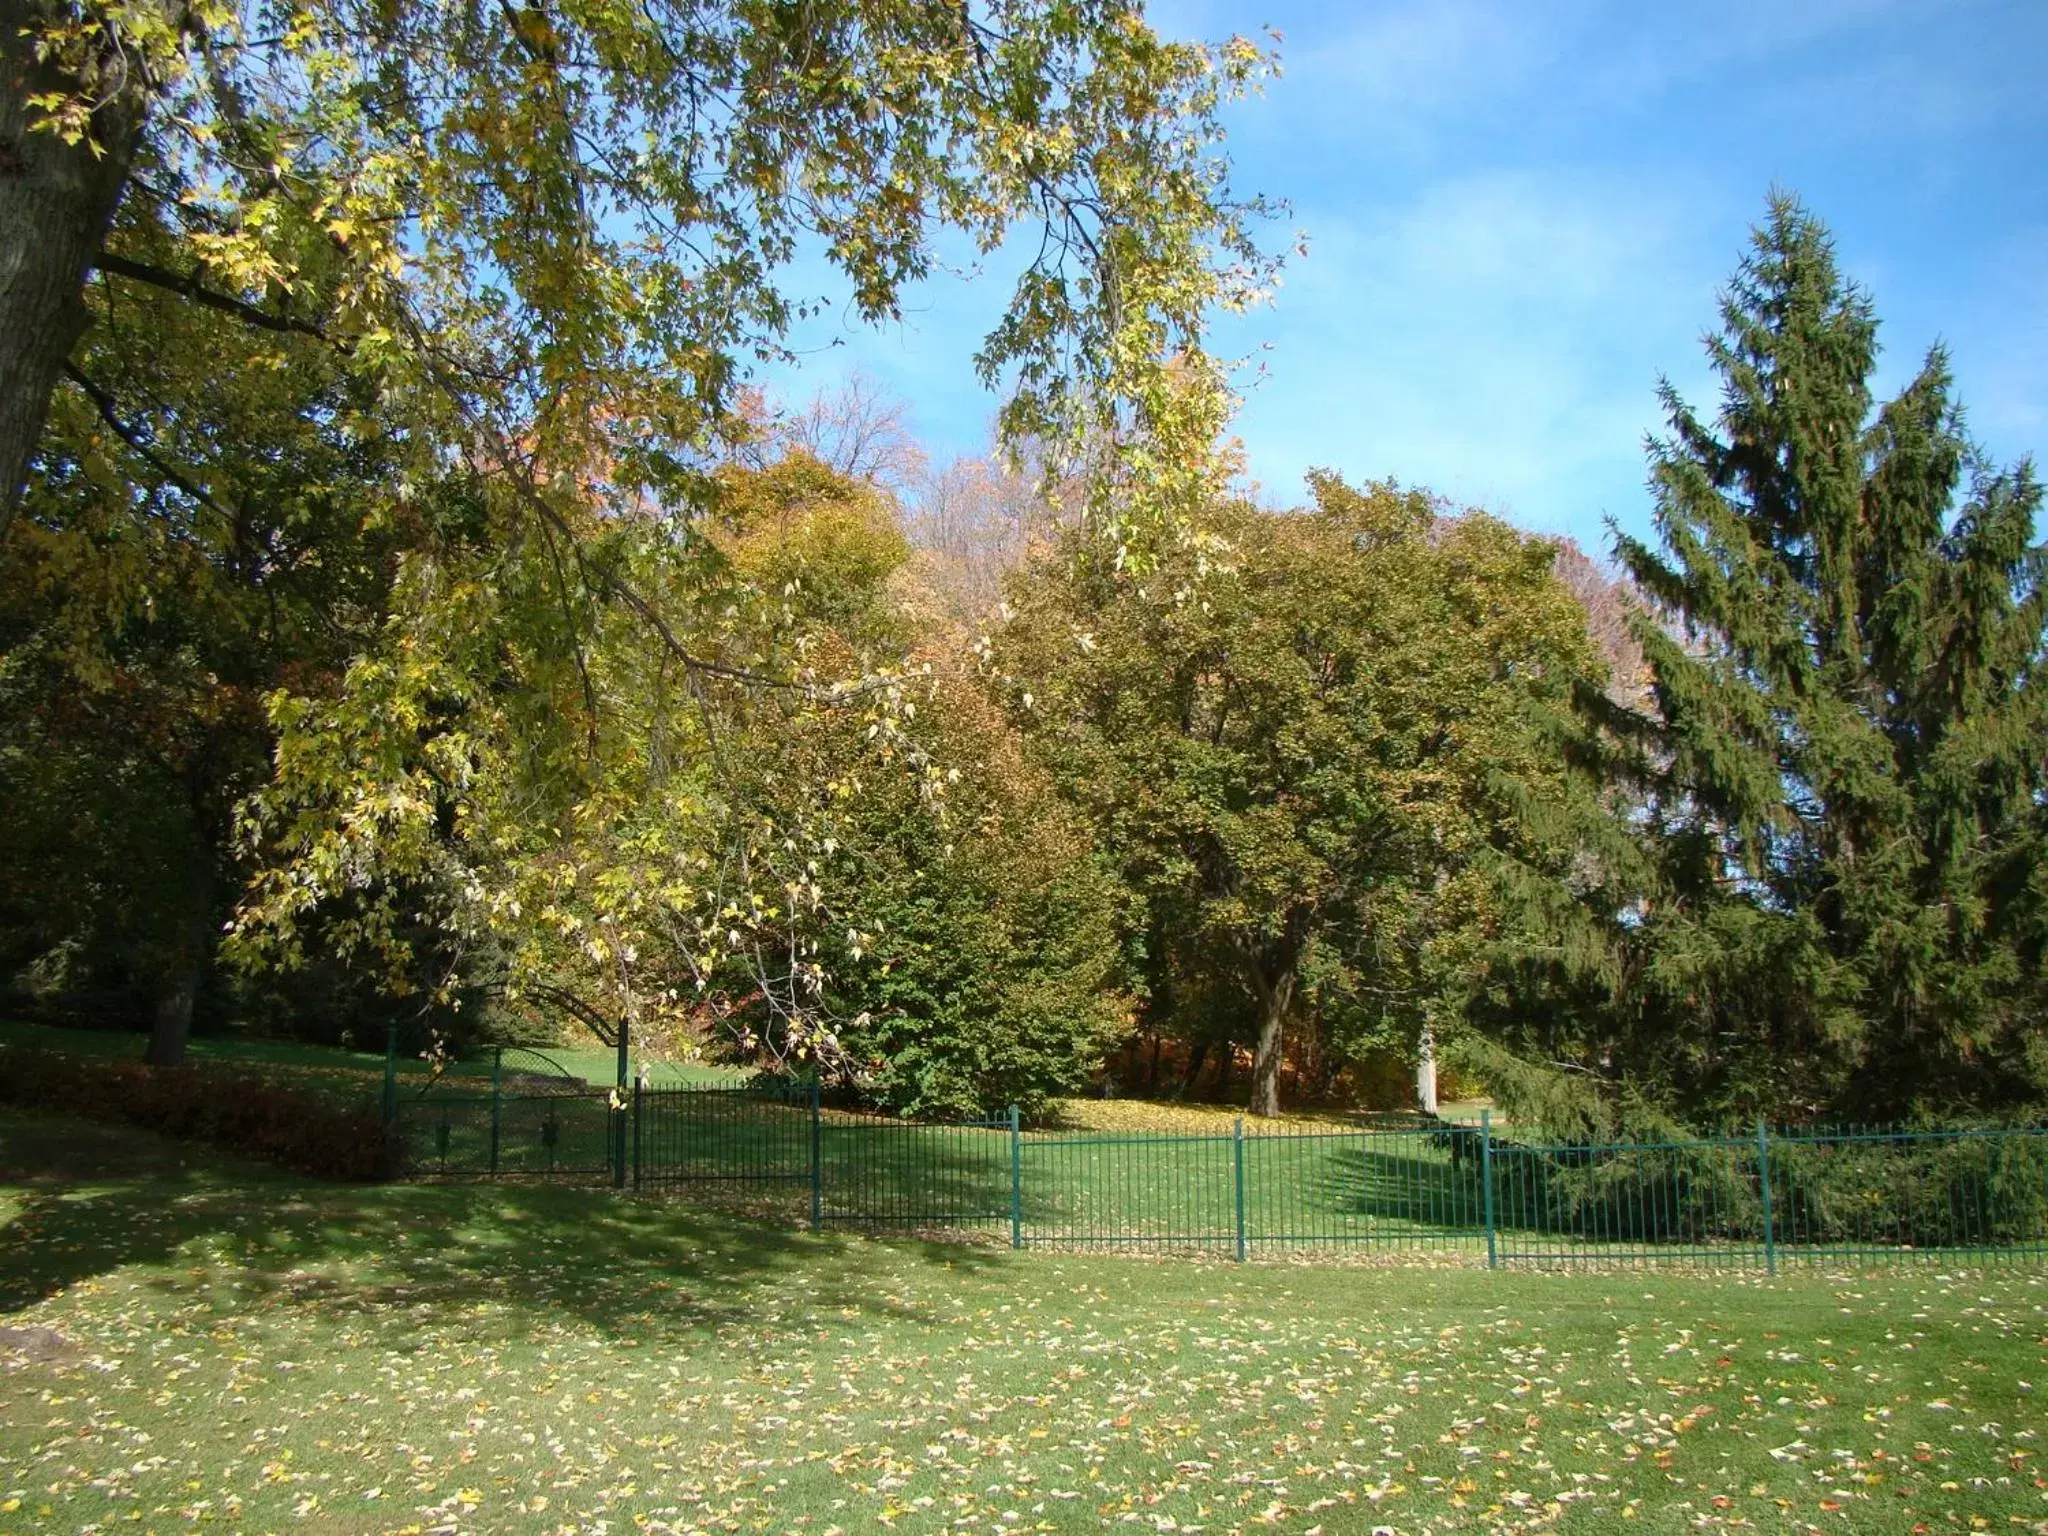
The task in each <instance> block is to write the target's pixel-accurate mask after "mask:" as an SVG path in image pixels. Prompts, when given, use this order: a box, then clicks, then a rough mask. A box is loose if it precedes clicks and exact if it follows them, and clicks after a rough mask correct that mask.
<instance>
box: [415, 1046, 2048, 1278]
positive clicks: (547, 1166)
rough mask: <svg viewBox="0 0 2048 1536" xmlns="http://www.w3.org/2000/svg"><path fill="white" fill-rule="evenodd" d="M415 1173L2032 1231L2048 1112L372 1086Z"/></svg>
mask: <svg viewBox="0 0 2048 1536" xmlns="http://www.w3.org/2000/svg"><path fill="white" fill-rule="evenodd" d="M391 1113H392V1115H393V1118H394V1120H395V1122H396V1127H397V1129H398V1131H399V1132H400V1134H401V1137H402V1140H403V1141H404V1143H405V1145H406V1146H407V1147H408V1149H409V1152H410V1161H411V1166H412V1167H413V1168H414V1169H415V1170H416V1171H418V1172H422V1173H429V1174H446V1175H467V1176H486V1177H489V1176H498V1177H503V1176H513V1175H522V1174H523V1175H550V1176H559V1177H577V1178H586V1179H591V1180H608V1181H609V1182H612V1183H614V1184H617V1185H621V1186H624V1185H631V1186H633V1187H636V1188H647V1189H655V1188H669V1189H677V1190H682V1191H687V1192H689V1193H691V1194H692V1195H693V1196H695V1197H697V1198H705V1199H717V1200H723V1201H726V1202H729V1203H738V1204H741V1205H743V1206H746V1207H747V1208H750V1209H757V1210H759V1211H761V1212H763V1213H766V1214H780V1215H784V1216H787V1217H788V1218H790V1219H794V1220H803V1221H808V1223H809V1224H810V1225H811V1226H813V1227H815V1228H823V1227H850V1228H862V1229H870V1230H893V1231H921V1232H953V1233H974V1234H982V1235H986V1236H989V1237H993V1238H997V1239H999V1240H1002V1241H1007V1242H1009V1243H1012V1244H1013V1245H1015V1246H1018V1247H1024V1246H1026V1245H1038V1244H1043V1245H1053V1246H1060V1247H1073V1248H1128V1249H1150V1250H1184V1251H1206V1252H1210V1253H1216V1254H1222V1255H1227V1256H1230V1257H1234V1258H1245V1257H1248V1256H1250V1255H1252V1254H1254V1253H1270V1252H1273V1251H1276V1250H1287V1249H1296V1250H1299V1249H1331V1250H1334V1249H1341V1248H1352V1249H1370V1248H1379V1249H1384V1250H1400V1249H1409V1250H1442V1251H1452V1252H1457V1253H1462V1254H1465V1255H1468V1256H1469V1257H1470V1258H1472V1259H1473V1260H1474V1261H1477V1260H1480V1259H1482V1258H1483V1259H1484V1260H1485V1261H1486V1262H1489V1263H1492V1264H1509V1263H1532V1262H1535V1263H1569V1262H1574V1261H1581V1260H1614V1259H1624V1260H1625V1259H1656V1258H1669V1257H1685V1258H1691V1259H1694V1260H1706V1261H1712V1262H1726V1263H1732V1264H1753V1263H1754V1264H1762V1265H1764V1266H1766V1267H1775V1266H1776V1265H1777V1264H1778V1263H1779V1262H1780V1261H1781V1260H1789V1259H1795V1258H1817V1257H1872V1256H1879V1255H1905V1254H1911V1253H1930V1252H1931V1253H1943V1254H1954V1253H1959V1252H1967V1253H1974V1254H1987V1255H1989V1254H1997V1255H2009V1256H2021V1255H2029V1254H2031V1255H2041V1254H2044V1253H2048V1129H2043V1128H2039V1127H2011V1128H1994V1129H1964V1130H1943V1131H1904V1130H1836V1131H1828V1132H1811V1131H1801V1132H1774V1131H1767V1130H1765V1129H1763V1128H1762V1127H1758V1128H1756V1129H1754V1130H1752V1131H1745V1132H1742V1133H1739V1134H1729V1135H1725V1136H1719V1137H1703V1138H1700V1139H1698V1140H1692V1141H1669V1142H1653V1143H1602V1144H1585V1145H1562V1144H1545V1145H1535V1144H1525V1143H1522V1142H1519V1141H1515V1140H1509V1139H1506V1138H1503V1137H1501V1136H1498V1135H1496V1134H1494V1132H1493V1130H1492V1128H1491V1126H1490V1125H1486V1124H1482V1125H1479V1126H1455V1125H1449V1124H1445V1123H1441V1122H1435V1121H1420V1120H1418V1121H1416V1122H1414V1123H1410V1124H1398V1125H1391V1126H1374V1127H1371V1128H1361V1129H1358V1130H1355V1131H1352V1130H1328V1129H1316V1130H1308V1131H1282V1132H1279V1133H1276V1134H1249V1133H1247V1130H1246V1127H1245V1125H1244V1123H1243V1122H1239V1123H1238V1125H1237V1127H1236V1128H1235V1130H1234V1131H1233V1133H1232V1134H1230V1135H1206V1136H1169V1135H1150V1134H1144V1135H1140V1134H1125V1135H1075V1134H1066V1133H1060V1132H1038V1131H1026V1130H1023V1129H1021V1128H1020V1127H1019V1126H1018V1125H1017V1123H1016V1119H1015V1116H1014V1114H1012V1115H1011V1116H1009V1117H1007V1118H1005V1119H1002V1120H995V1121H985V1122H976V1123H966V1124H947V1125H933V1124H919V1123H914V1122H906V1121H897V1120H884V1119H876V1118H871V1117H865V1116H858V1115H852V1114H846V1113H842V1112H839V1111H835V1110H832V1109H828V1108H825V1107H823V1106H821V1105H820V1104H819V1103H818V1102H817V1100H816V1098H815V1096H814V1095H813V1093H812V1091H811V1090H810V1089H809V1088H808V1087H805V1086H801V1085H800V1086H799V1087H797V1088H796V1089H794V1090H760V1089H748V1088H689V1089H673V1088H663V1089H631V1090H627V1091H626V1092H624V1093H619V1092H615V1091H610V1090H603V1091H592V1090H583V1089H570V1090H566V1091H561V1092H553V1093H545V1094H536V1093H531V1092H526V1091H520V1092H505V1091H499V1092H492V1093H479V1092H474V1091H466V1092H461V1093H455V1092H441V1093H435V1094H431V1095H428V1096H426V1097H422V1098H409V1099H405V1100H403V1101H402V1102H395V1103H393V1104H392V1105H391Z"/></svg>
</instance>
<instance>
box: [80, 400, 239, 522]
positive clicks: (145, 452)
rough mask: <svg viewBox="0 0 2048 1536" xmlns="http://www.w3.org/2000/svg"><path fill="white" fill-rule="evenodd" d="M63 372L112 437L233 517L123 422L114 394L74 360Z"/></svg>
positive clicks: (205, 503)
mask: <svg viewBox="0 0 2048 1536" xmlns="http://www.w3.org/2000/svg"><path fill="white" fill-rule="evenodd" d="M64 376H65V377H66V378H68V379H69V380H71V382H72V383H74V384H76V385H77V386H78V387H79V388H80V389H82V390H84V391H85V397H86V399H88V400H90V401H91V402H92V403H93V406H94V408H95V409H97V410H98V411H99V413H100V420H102V421H104V422H105V423H106V424H107V425H108V426H109V427H111V428H112V429H113V431H114V435H115V436H116V437H118V438H120V439H121V441H122V442H124V443H126V444H127V445H128V446H129V447H130V448H132V449H134V450H135V452H136V453H137V454H138V455H140V457H141V458H142V459H143V461H144V462H145V463H147V464H148V465H149V466H150V468H152V469H154V470H155V471H156V472H157V473H158V474H160V475H162V476H163V477H164V478H165V479H166V480H168V481H170V483H171V484H172V485H174V486H176V487H177V488H178V489H179V490H181V491H183V492H184V493H185V494H186V495H187V496H190V497H191V498H192V499H193V500H194V501H196V502H198V503H199V504H200V505H201V506H203V507H206V508H208V509H209V510H210V511H212V512H214V513H216V514H218V515H219V516H220V517H223V518H225V519H227V520H228V521H229V522H231V523H232V522H233V521H234V516H233V514H232V513H230V512H229V511H228V509H227V508H226V507H224V506H222V505H221V504H220V503H219V502H217V501H215V500H214V499H213V497H212V496H211V495H209V494H208V493H207V492H206V491H204V490H202V489H201V488H200V487H199V486H198V485H197V484H195V483H194V482H193V481H191V480H189V479H187V478H186V477H185V476H184V475H183V474H181V473H179V471H178V470H177V468H176V467H175V466H174V465H172V464H171V463H170V462H169V461H168V460H166V459H165V458H164V457H163V456H162V455H161V454H159V453H158V452H157V451H156V449H155V448H153V447H151V446H150V444H149V441H148V439H146V438H145V437H143V435H142V434H141V433H140V432H138V431H137V430H136V429H135V428H134V427H131V426H129V425H128V423H127V422H125V421H123V420H122V419H121V413H120V411H119V410H118V409H116V407H115V405H114V397H113V396H112V395H110V394H108V393H107V392H106V391H105V390H104V389H101V388H100V387H99V385H97V384H95V383H93V381H92V380H91V379H88V378H87V377H86V376H85V375H84V374H83V373H81V372H79V369H78V365H77V364H76V363H71V362H67V363H65V365H64Z"/></svg>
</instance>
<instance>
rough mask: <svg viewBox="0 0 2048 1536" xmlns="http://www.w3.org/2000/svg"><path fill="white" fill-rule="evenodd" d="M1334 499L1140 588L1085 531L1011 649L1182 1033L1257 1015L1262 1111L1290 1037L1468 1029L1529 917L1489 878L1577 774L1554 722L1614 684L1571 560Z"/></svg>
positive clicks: (1264, 525)
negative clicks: (1479, 961) (1478, 991)
mask: <svg viewBox="0 0 2048 1536" xmlns="http://www.w3.org/2000/svg"><path fill="white" fill-rule="evenodd" d="M1312 483H1313V488H1314V491H1315V503H1314V505H1313V506H1312V507H1310V508H1307V509H1305V510H1303V511H1300V512H1295V513H1288V514H1271V513H1266V512H1261V511H1258V510H1256V509H1254V508H1252V507H1249V506H1245V505H1242V504H1239V503H1227V504H1223V505H1219V506H1217V507H1215V508H1213V509H1211V511H1210V512H1209V513H1208V515H1207V516H1206V517H1205V518H1204V520H1203V521H1202V524H1201V527H1202V529H1203V533H1202V535H1201V536H1200V537H1199V538H1190V539H1189V540H1187V541H1185V542H1183V543H1181V544H1179V545H1178V546H1176V547H1174V548H1173V549H1171V550H1169V551H1167V552H1165V553H1163V554H1162V555H1161V557H1160V559H1159V561H1158V563H1157V565H1156V566H1154V567H1153V568H1151V569H1149V570H1147V571H1145V572H1144V573H1142V574H1138V573H1133V572H1130V571H1128V570H1119V569H1116V568H1115V567H1114V566H1113V565H1112V564H1111V563H1109V562H1107V561H1105V560H1104V559H1103V558H1102V557H1101V555H1100V552H1099V549H1098V548H1097V547H1096V546H1094V545H1092V544H1090V543H1089V541H1088V540H1087V539H1086V537H1085V535H1082V536H1076V537H1074V538H1072V539H1070V540H1069V541H1068V543H1067V546H1066V547H1065V549H1064V550H1063V551H1062V552H1061V557H1060V558H1058V559H1056V560H1050V561H1047V562H1045V563H1042V564H1040V565H1038V566H1036V567H1033V568H1029V569H1027V571H1026V573H1025V574H1024V576H1023V577H1022V579H1020V580H1019V581H1018V582H1017V583H1016V584H1015V586H1014V587H1013V592H1012V601H1013V603H1014V605H1015V608H1016V617H1015V618H1014V619H1013V620H1012V621H1011V622H1010V623H1009V624H1008V625H1007V626H1006V627H1004V628H1003V629H1002V630H1000V631H999V632H997V633H996V634H995V635H994V636H993V637H992V638H993V647H992V651H991V655H992V658H993V660H992V665H993V667H994V668H995V669H996V671H997V672H998V674H999V675H1000V676H1001V677H1003V678H1006V679H1008V682H1007V684H1006V687H1007V693H1008V697H1009V699H1010V701H1011V704H1012V707H1013V709H1014V711H1015V713H1016V717H1017V719H1018V720H1019V722H1020V723H1022V724H1024V725H1025V727H1026V729H1027V730H1029V731H1030V732H1031V734H1032V736H1033V738H1034V740H1035V742H1036V743H1037V744H1038V746H1039V749H1040V750H1041V751H1042V752H1043V753H1044V754H1045V756H1046V761H1047V762H1048V763H1049V764H1051V765H1052V769H1053V772H1054V775H1055V778H1056V779H1057V781H1058V782H1059V783H1060V784H1061V786H1062V787H1063V789H1064V790H1065V792H1066V793H1067V794H1068V795H1070V796H1071V797H1072V798H1073V799H1074V801H1075V803H1076V804H1077V805H1079V806H1080V807H1082V808H1083V809H1084V810H1085V812H1086V814H1087V815H1088V817H1089V819H1090V822H1091V824H1092V825H1093V827H1094V828H1095V829H1096V835H1097V836H1098V837H1099V838H1100V839H1101V840H1102V842H1103V844H1104V846H1105V847H1106V848H1107V849H1109V850H1111V851H1112V853H1113V854H1114V856H1115V857H1116V858H1117V860H1118V861H1119V865H1120V868H1121V870H1122V872H1123V875H1124V878H1125V879H1126V880H1127V881H1128V882H1129V884H1130V885H1131V887H1132V889H1133V891H1134V892H1135V893H1136V895H1137V896H1138V897H1139V898H1140V901H1141V910H1142V914H1143V915H1142V918H1141V919H1140V921H1139V931H1138V932H1137V933H1136V934H1135V935H1134V939H1135V947H1136V950H1137V954H1138V958H1139V963H1140V964H1141V966H1143V967H1145V968H1146V969H1147V971H1148V975H1149V980H1150V983H1151V999H1152V1006H1153V1007H1154V1009H1155V1010H1156V1013H1155V1016H1154V1022H1155V1023H1156V1024H1157V1025H1158V1026H1159V1027H1161V1028H1165V1029H1168V1030H1171V1029H1173V1028H1174V1027H1175V1026H1174V1020H1173V1009H1174V1007H1175V1006H1177V1005H1188V1004H1197V1005H1198V1007H1197V1008H1195V1009H1194V1010H1193V1011H1194V1012H1199V1013H1200V1014H1201V1016H1202V1019H1203V1021H1204V1023H1203V1027H1205V1028H1206V1027H1213V1019H1212V1015H1213V1014H1214V1013H1215V1011H1216V1009H1217V1007H1218V1006H1219V1004H1220V1005H1221V1006H1223V1007H1225V1008H1233V1007H1234V1008H1235V1010H1236V1011H1237V1012H1238V1014H1239V1016H1240V1017H1242V1018H1243V1019H1244V1020H1245V1022H1246V1025H1247V1029H1246V1034H1247V1035H1248V1037H1249V1038H1250V1039H1252V1040H1253V1041H1254V1042H1255V1051H1254V1066H1253V1081H1252V1088H1251V1106H1252V1109H1253V1111H1254V1112H1255V1113H1258V1114H1262V1115H1271V1114H1275V1113H1277V1112H1278V1110H1279V1108H1280V1072H1281V1067H1282V1064H1283V1059H1284V1054H1285V1051H1286V1047H1287V1042H1288V1039H1289V1035H1290V1032H1291V1031H1294V1030H1296V1029H1300V1028H1303V1027H1310V1028H1314V1029H1317V1030H1320V1031H1324V1032H1326V1033H1327V1036H1328V1038H1329V1039H1330V1041H1331V1044H1332V1046H1333V1048H1334V1049H1336V1050H1337V1051H1338V1052H1340V1053H1350V1054H1356V1053H1358V1052H1360V1051H1362V1050H1365V1049H1367V1048H1370V1047H1372V1046H1382V1047H1391V1048H1392V1049H1394V1050H1397V1051H1401V1052H1403V1053H1407V1054H1410V1055H1412V1053H1413V1052H1414V1051H1415V1050H1416V1048H1417V1044H1418V1041H1419V1039H1420V1038H1421V1036H1422V1033H1423V1031H1424V1030H1425V1029H1426V1028H1435V1029H1441V1030H1446V1031H1448V1030H1451V1029H1453V1028H1454V1027H1455V1025H1456V1022H1457V1020H1458V1018H1459V1014H1460V1008H1461V1005H1462V997H1463V990H1464V983H1465V978H1466V977H1467V975H1468V974H1469V972H1470V970H1471V969H1472V962H1473V956H1474V954H1475V951H1476V948H1477V946H1478V945H1479V944H1480V943H1481V942H1482V940H1483V939H1484V938H1485V936H1486V935H1487V933H1488V932H1489V930H1490V929H1492V928H1493V927H1494V926H1496V924H1497V922H1498V920H1499V918H1500V916H1501V908H1500V906H1499V905H1498V903H1496V902H1495V900H1494V899H1493V895H1492V892H1493V890H1494V876H1493V873H1492V871H1491V867H1490V866H1491V864H1492V862H1493V861H1494V860H1495V859H1496V858H1497V857H1500V856H1502V855H1503V854H1506V853H1509V852H1511V851H1512V850H1513V849H1514V848H1515V847H1516V846H1517V845H1518V843H1519V841H1520V840H1521V838H1522V837H1523V833H1522V831H1521V830H1520V829H1521V821H1522V816H1523V813H1522V810H1521V809H1520V808H1519V806H1518V801H1519V800H1520V799H1521V798H1522V797H1526V796H1529V795H1534V796H1538V797H1540V796H1542V795H1544V794H1545V793H1546V792H1547V791H1546V785H1547V784H1551V783H1555V782H1556V781H1558V780H1559V779H1561V777H1562V774H1563V769H1562V764H1561V762H1559V761H1558V760H1557V759H1556V758H1555V756H1554V755H1553V754H1550V753H1549V752H1548V751H1547V748H1546V742H1545V738H1544V735H1543V720H1542V717H1543V715H1544V714H1545V712H1555V711H1557V710H1559V709H1561V708H1562V707H1563V705H1564V703H1565V701H1567V700H1568V699H1569V698H1570V696H1571V691H1572V689H1573V687H1574V685H1575V683H1576V682H1577V681H1578V680H1580V679H1581V678H1585V677H1590V676H1598V675H1600V674H1601V671H1602V669H1601V665H1600V662H1599V660H1598V657H1597V654H1596V652H1595V650H1594V648H1593V645H1592V642H1591V640H1590V638H1589V636H1588V633H1587V626H1586V619H1585V614H1584V611H1583V610H1582V609H1581V608H1580V607H1579V605H1578V604H1577V603H1576V602H1575V601H1574V600H1573V598H1572V596H1571V594H1570V593H1569V592H1568V591H1567V590H1566V589H1565V588H1564V587H1563V586H1561V585H1560V584H1559V583H1558V582H1557V581H1556V580H1555V579H1554V577H1553V575H1552V571H1551V565H1552V560H1553V550H1552V549H1551V547H1550V546H1549V545H1547V544H1544V543H1542V542H1541V541H1538V540H1533V539H1529V538H1526V537H1524V536H1522V535H1520V534H1518V533H1516V532H1515V531H1514V530H1512V529H1510V528H1508V527H1507V526H1506V525H1505V524H1502V523H1500V522H1498V521H1496V520H1494V519H1491V518H1487V517H1483V516H1478V515H1468V516H1464V517H1459V518H1454V519H1448V520H1446V519H1444V518H1443V517H1441V516H1440V509H1439V507H1438V505H1437V504H1436V502H1435V501H1434V500H1433V499H1432V498H1431V497H1429V496H1428V495H1426V494H1422V493H1418V492H1412V491H1402V490H1399V489H1397V488H1395V487H1393V486H1391V485H1380V486H1373V487H1369V488H1367V489H1366V490H1364V491H1359V490H1355V489H1353V488H1351V487H1349V486H1346V485H1345V484H1343V483H1342V482H1341V481H1340V480H1338V479H1336V478H1335V477H1332V476H1328V475H1318V476H1316V477H1314V478H1313V481H1312ZM1219 992H1220V996H1219ZM1191 1016H1192V1015H1191Z"/></svg>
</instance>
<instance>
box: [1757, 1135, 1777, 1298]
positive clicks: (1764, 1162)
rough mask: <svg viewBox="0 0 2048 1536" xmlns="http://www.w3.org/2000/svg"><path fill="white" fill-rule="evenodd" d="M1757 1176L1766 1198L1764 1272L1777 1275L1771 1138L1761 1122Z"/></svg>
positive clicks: (1759, 1186) (1758, 1136)
mask: <svg viewBox="0 0 2048 1536" xmlns="http://www.w3.org/2000/svg"><path fill="white" fill-rule="evenodd" d="M1756 1176H1757V1186H1758V1188H1759V1189H1761V1190H1762V1192H1763V1197H1764V1271H1765V1273H1767V1274H1772V1275H1775V1274H1776V1273H1777V1272H1778V1234H1777V1230H1776V1226H1775V1224H1774V1223H1773V1222H1772V1220H1771V1136H1770V1132H1769V1131H1767V1130H1766V1129H1765V1128H1764V1123H1763V1121H1761V1120H1759V1121H1757V1123H1756Z"/></svg>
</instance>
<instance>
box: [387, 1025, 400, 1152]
mask: <svg viewBox="0 0 2048 1536" xmlns="http://www.w3.org/2000/svg"><path fill="white" fill-rule="evenodd" d="M397 1119H398V1026H397V1025H396V1024H392V1025H389V1026H387V1027H386V1029H385V1031H384V1125H385V1128H386V1129H387V1130H388V1129H389V1128H390V1127H391V1124H392V1122H394V1121H395V1120H397Z"/></svg>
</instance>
